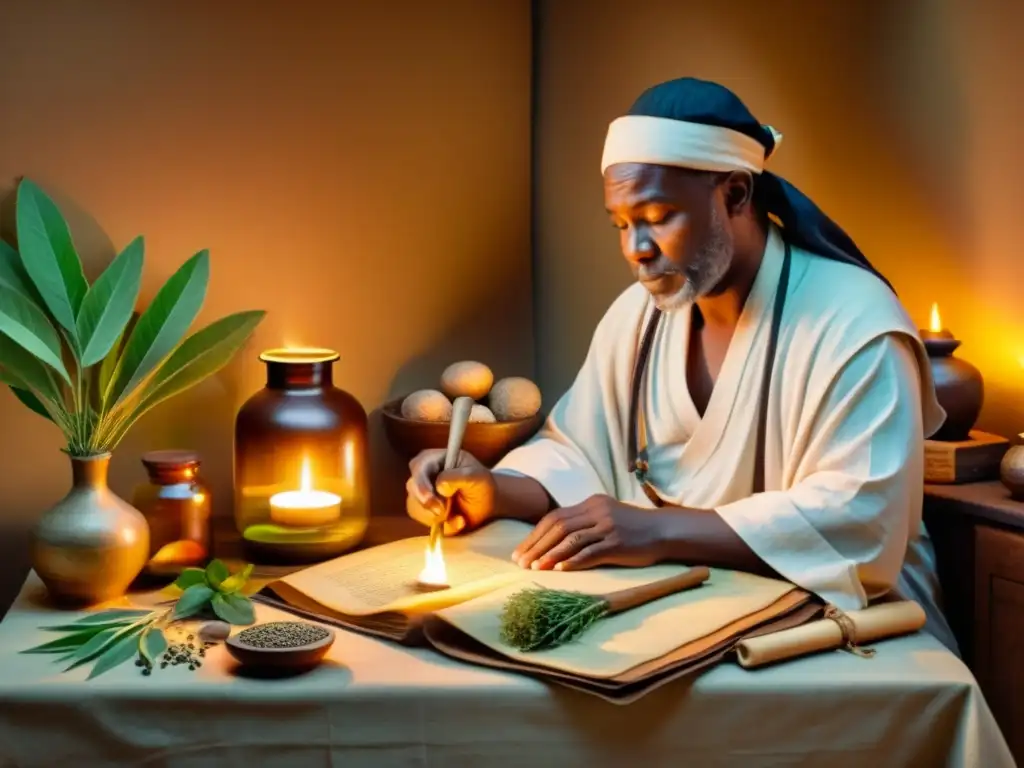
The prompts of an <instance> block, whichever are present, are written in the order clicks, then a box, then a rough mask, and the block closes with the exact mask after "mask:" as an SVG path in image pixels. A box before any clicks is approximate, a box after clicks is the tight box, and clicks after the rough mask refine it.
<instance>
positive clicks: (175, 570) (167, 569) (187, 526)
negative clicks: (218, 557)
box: [132, 451, 211, 581]
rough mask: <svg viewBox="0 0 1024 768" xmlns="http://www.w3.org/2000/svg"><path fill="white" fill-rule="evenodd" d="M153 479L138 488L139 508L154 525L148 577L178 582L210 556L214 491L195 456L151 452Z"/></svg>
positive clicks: (147, 457) (147, 458) (146, 462)
mask: <svg viewBox="0 0 1024 768" xmlns="http://www.w3.org/2000/svg"><path fill="white" fill-rule="evenodd" d="M142 465H143V466H144V467H145V468H146V474H147V475H148V478H147V480H146V482H144V483H141V484H140V485H138V486H137V487H136V488H135V493H134V496H133V498H132V504H133V506H134V507H135V508H136V509H138V510H139V511H140V512H141V513H142V514H143V516H144V517H145V518H146V522H148V523H149V532H150V535H149V541H150V545H149V546H150V552H149V560H148V561H147V563H146V566H145V568H144V569H143V572H142V576H143V577H144V578H145V579H151V580H159V581H163V580H167V581H171V580H173V579H175V578H176V577H177V576H178V574H180V573H181V571H182V570H184V569H185V568H188V567H197V568H201V567H203V566H205V564H206V562H207V560H208V559H209V557H210V509H211V506H210V492H209V489H207V487H206V486H205V485H204V484H203V482H202V480H201V479H200V477H199V465H200V460H199V455H198V454H196V453H194V452H192V451H150V452H149V453H145V454H143V456H142Z"/></svg>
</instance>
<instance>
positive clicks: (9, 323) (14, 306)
mask: <svg viewBox="0 0 1024 768" xmlns="http://www.w3.org/2000/svg"><path fill="white" fill-rule="evenodd" d="M0 333H3V334H6V335H7V336H8V337H9V338H10V339H11V340H12V341H13V342H14V343H15V344H18V345H19V346H21V347H22V348H23V349H26V350H28V351H29V352H31V353H32V354H33V355H35V356H36V357H37V358H38V359H39V360H41V361H43V362H44V363H46V364H47V365H48V366H50V367H51V368H53V370H55V371H56V372H57V373H59V374H60V376H61V378H63V379H64V380H65V381H67V382H68V383H69V384H70V383H71V379H70V378H69V377H68V372H67V371H66V370H65V368H64V363H63V361H62V360H61V355H60V353H61V347H60V336H58V335H57V331H56V330H54V328H53V326H52V325H50V321H49V320H48V319H47V317H46V315H45V314H44V313H43V310H41V309H40V308H39V307H37V306H36V305H35V304H33V303H32V302H31V301H29V300H28V299H26V298H25V297H24V296H22V295H21V294H20V293H18V292H17V291H15V290H13V289H11V288H8V287H7V286H5V285H0Z"/></svg>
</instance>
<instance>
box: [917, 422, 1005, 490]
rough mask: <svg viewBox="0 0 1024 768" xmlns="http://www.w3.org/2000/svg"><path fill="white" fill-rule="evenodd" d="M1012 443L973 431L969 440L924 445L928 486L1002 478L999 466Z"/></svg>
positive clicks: (928, 441) (933, 441)
mask: <svg viewBox="0 0 1024 768" xmlns="http://www.w3.org/2000/svg"><path fill="white" fill-rule="evenodd" d="M1009 447H1010V441H1009V440H1007V439H1006V438H1005V437H1000V436H999V435H991V434H989V433H987V432H981V431H980V430H973V431H972V432H971V433H970V434H969V436H968V439H967V440H959V441H955V442H953V441H943V440H925V441H924V476H925V482H926V483H940V484H949V483H976V482H981V481H983V480H994V479H995V478H997V477H999V462H1001V461H1002V459H1003V454H1005V453H1006V451H1007V450H1009Z"/></svg>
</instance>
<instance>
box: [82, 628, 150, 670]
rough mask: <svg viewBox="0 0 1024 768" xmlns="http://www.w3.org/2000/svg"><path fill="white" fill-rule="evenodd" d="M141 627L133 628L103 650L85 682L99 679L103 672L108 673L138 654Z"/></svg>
mask: <svg viewBox="0 0 1024 768" xmlns="http://www.w3.org/2000/svg"><path fill="white" fill-rule="evenodd" d="M141 633H142V627H133V628H132V629H131V630H129V631H128V632H127V633H126V634H124V635H123V636H121V637H120V638H119V639H118V640H116V641H114V642H113V643H111V644H110V645H109V646H107V647H106V648H104V649H103V653H102V654H100V656H99V657H98V658H97V659H96V663H95V664H93V667H92V669H91V670H89V675H88V677H86V680H92V679H93V678H94V677H99V676H100V675H102V674H103V673H104V672H109V671H110V670H111V669H113V668H114V667H117V666H119V665H121V664H124V663H125V662H126V661H128V659H130V658H132V657H133V656H135V655H137V654H138V653H139V635H140V634H141Z"/></svg>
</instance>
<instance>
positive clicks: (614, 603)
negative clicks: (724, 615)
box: [602, 565, 711, 614]
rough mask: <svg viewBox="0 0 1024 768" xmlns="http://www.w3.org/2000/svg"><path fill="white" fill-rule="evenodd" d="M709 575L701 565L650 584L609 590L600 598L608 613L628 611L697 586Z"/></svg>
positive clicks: (709, 572)
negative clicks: (616, 590) (615, 590)
mask: <svg viewBox="0 0 1024 768" xmlns="http://www.w3.org/2000/svg"><path fill="white" fill-rule="evenodd" d="M710 577H711V571H709V570H708V569H707V568H706V567H705V566H703V565H701V566H698V567H696V568H690V569H689V570H687V571H684V572H683V573H679V574H676V575H675V576H669V577H668V578H667V579H661V580H660V581H655V582H652V583H650V584H641V585H640V586H639V587H630V588H629V589H621V590H619V591H618V592H609V593H608V594H606V595H604V596H603V597H602V599H603V600H604V601H605V602H606V603H608V613H609V614H613V613H621V612H622V611H628V610H629V609H630V608H636V607H637V606H638V605H643V604H644V603H649V602H651V601H653V600H657V599H659V598H662V597H665V596H667V595H671V594H673V593H675V592H682V591H683V590H684V589H692V588H693V587H699V586H700V585H701V584H703V583H704V582H705V581H707V580H708V579H709V578H710Z"/></svg>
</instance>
